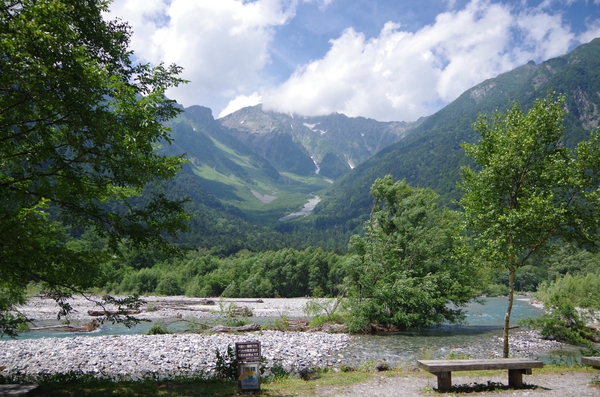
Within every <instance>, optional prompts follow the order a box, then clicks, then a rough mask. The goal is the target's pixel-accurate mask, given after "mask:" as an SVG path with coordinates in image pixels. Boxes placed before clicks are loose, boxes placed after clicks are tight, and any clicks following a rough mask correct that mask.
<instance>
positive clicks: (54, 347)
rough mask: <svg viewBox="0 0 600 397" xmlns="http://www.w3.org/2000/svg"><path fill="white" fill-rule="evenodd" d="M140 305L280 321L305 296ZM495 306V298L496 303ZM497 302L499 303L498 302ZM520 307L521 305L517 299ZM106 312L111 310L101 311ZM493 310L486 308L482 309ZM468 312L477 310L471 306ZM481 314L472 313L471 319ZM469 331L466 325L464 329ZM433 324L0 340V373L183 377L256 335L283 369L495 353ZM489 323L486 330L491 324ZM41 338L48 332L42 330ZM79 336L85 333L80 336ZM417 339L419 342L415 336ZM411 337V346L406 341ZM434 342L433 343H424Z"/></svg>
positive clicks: (157, 314) (534, 353) (493, 343)
mask: <svg viewBox="0 0 600 397" xmlns="http://www.w3.org/2000/svg"><path fill="white" fill-rule="evenodd" d="M144 299H145V300H146V303H145V306H144V307H143V308H142V309H143V310H142V311H141V313H139V314H137V315H136V316H137V317H139V318H144V319H148V320H151V321H159V322H160V321H166V320H168V319H173V318H186V317H190V318H191V317H193V318H194V319H197V320H198V321H206V322H209V321H212V319H213V318H216V317H219V316H223V312H224V311H225V312H227V310H229V309H231V308H232V307H233V308H246V309H248V310H249V311H251V312H252V315H253V317H254V319H260V318H265V319H269V318H270V319H273V318H275V319H283V318H289V319H294V318H300V317H304V308H305V306H306V303H307V302H308V301H309V299H306V298H296V299H227V300H212V301H207V300H206V299H199V298H186V297H145V298H144ZM69 303H70V304H71V306H73V308H74V309H75V311H74V313H73V314H72V315H71V316H70V320H71V321H72V322H73V323H81V322H85V321H90V320H91V319H93V318H94V317H93V316H90V315H89V313H88V312H89V311H93V310H97V309H98V307H97V306H96V304H95V303H94V302H91V301H88V300H86V299H83V298H76V299H73V300H71V301H70V302H69ZM496 303H498V302H496ZM499 303H500V304H503V302H499ZM521 303H522V305H523V310H525V309H527V308H528V307H529V306H528V305H527V304H526V303H523V302H521ZM107 309H111V308H107ZM487 309H489V310H491V309H493V305H492V304H490V305H488V306H487ZM476 310H480V308H479V307H477V308H476ZM21 311H22V312H23V313H24V314H26V315H27V316H28V317H30V318H33V319H34V320H35V322H38V323H40V322H48V321H50V320H52V319H56V306H55V305H54V302H53V301H52V300H48V299H42V298H40V297H37V298H32V299H31V300H30V302H29V303H28V304H27V305H26V306H24V307H22V308H21ZM487 315H488V314H485V315H484V313H480V312H475V313H473V315H472V322H474V323H475V322H477V321H481V320H482V319H484V318H485V317H486V316H487ZM471 328H473V327H471ZM471 328H469V327H463V328H460V330H459V331H457V330H456V329H453V328H449V329H443V328H442V329H436V330H431V331H429V332H430V333H429V334H427V333H426V334H425V335H423V332H420V333H416V332H415V333H414V334H410V333H409V334H402V335H384V336H371V335H359V336H350V335H346V334H329V333H324V332H302V333H299V332H279V331H259V332H254V333H247V334H190V333H177V334H172V335H139V332H140V331H138V334H136V335H124V334H118V335H103V336H101V334H100V333H99V332H95V333H91V334H83V333H76V334H67V336H66V337H62V338H53V337H32V338H29V339H27V337H26V339H19V340H7V339H6V338H4V339H0V368H2V370H1V371H2V372H1V374H3V375H15V374H27V375H31V376H36V375H37V374H43V373H68V372H72V371H75V372H79V373H92V374H96V375H98V376H108V377H123V376H130V377H132V378H135V379H139V378H143V377H147V376H149V375H152V376H160V377H167V378H168V377H177V376H186V375H190V374H198V373H206V374H211V373H214V370H215V366H216V354H215V351H216V350H217V349H218V350H219V351H220V352H221V353H223V352H225V351H226V349H227V346H234V344H235V342H242V341H249V340H258V341H260V342H261V344H262V347H263V355H264V356H265V359H266V360H267V361H266V366H267V367H273V366H276V365H280V366H282V367H284V368H286V370H288V371H292V372H298V371H299V370H301V369H303V368H310V367H315V366H317V367H325V366H328V367H331V368H340V367H341V366H342V365H343V364H344V365H346V366H357V365H361V363H365V362H369V361H378V360H384V361H386V362H388V363H389V364H390V365H392V366H399V365H400V366H407V367H411V366H414V364H415V362H416V360H417V359H421V358H432V359H437V358H445V357H448V356H455V357H461V356H464V357H471V358H490V357H498V356H499V354H500V352H501V351H502V348H501V338H500V337H499V332H497V329H496V330H495V331H493V332H491V333H490V331H489V330H487V328H485V327H483V328H484V332H481V330H480V328H481V326H479V327H478V326H475V327H474V329H475V331H473V329H471ZM492 328H493V327H492ZM43 335H44V336H51V335H52V333H51V332H48V333H46V334H43ZM84 335H86V336H84ZM419 338H421V339H419ZM416 339H418V343H414V341H415V340H416ZM437 339H440V340H441V342H436V343H438V344H437V345H436V344H435V343H433V342H432V341H434V340H437ZM510 343H511V354H513V355H514V356H517V357H533V358H536V357H538V356H540V355H541V354H543V353H544V352H548V351H551V350H556V349H561V348H563V347H564V345H563V344H562V343H559V342H556V341H547V340H543V339H540V338H539V335H538V334H537V333H536V332H535V331H531V330H513V331H511V339H510Z"/></svg>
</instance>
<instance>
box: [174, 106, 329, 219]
mask: <svg viewBox="0 0 600 397" xmlns="http://www.w3.org/2000/svg"><path fill="white" fill-rule="evenodd" d="M170 127H171V135H172V137H173V140H174V143H173V144H172V145H171V146H170V147H168V148H166V149H164V150H165V151H166V152H167V153H170V154H175V153H177V154H179V153H186V154H187V158H188V160H189V169H190V171H191V172H192V174H193V175H195V176H196V177H197V178H198V180H199V183H200V184H201V185H202V186H203V188H204V189H206V191H208V192H210V194H211V195H212V196H214V197H215V198H216V199H218V200H219V202H221V203H222V204H223V205H224V206H225V207H228V208H237V209H238V210H239V214H243V215H244V217H245V218H246V219H247V220H249V221H252V222H255V223H257V224H262V225H271V226H275V225H277V220H278V219H279V218H281V217H283V216H285V215H287V214H289V213H291V212H294V211H297V210H298V209H299V208H302V206H303V205H304V204H305V203H306V202H307V201H308V199H310V198H311V197H312V193H313V192H316V191H319V190H322V189H324V188H325V187H328V186H329V185H330V183H329V182H327V181H326V180H325V179H323V178H322V177H320V176H319V175H317V174H315V173H314V172H312V173H302V172H293V171H289V170H288V171H282V170H280V169H277V168H276V167H274V166H273V165H272V163H271V162H270V161H268V160H267V159H265V158H264V157H263V156H261V155H260V153H256V152H255V151H253V150H251V149H250V148H249V147H248V146H246V145H245V144H244V143H243V142H240V141H239V140H237V139H235V137H232V136H231V135H228V134H225V133H223V130H222V128H221V126H220V125H219V124H218V123H217V122H215V120H214V118H213V116H212V112H211V110H210V109H208V108H203V107H201V106H192V107H190V108H188V109H185V111H184V112H183V113H182V114H180V115H179V116H178V117H177V118H176V119H175V120H173V121H172V122H171V123H170ZM285 139H289V138H285V137H283V140H285ZM282 147H283V148H285V147H286V146H285V145H283V146H282ZM292 148H296V146H294V145H292ZM276 155H277V156H280V157H282V158H284V157H285V156H286V151H283V150H282V151H281V152H279V153H277V154H276ZM309 161H310V165H311V167H312V168H313V170H314V164H313V163H312V160H310V158H309Z"/></svg>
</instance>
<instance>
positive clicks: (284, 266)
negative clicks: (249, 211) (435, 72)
mask: <svg viewBox="0 0 600 397" xmlns="http://www.w3.org/2000/svg"><path fill="white" fill-rule="evenodd" d="M343 260H344V257H343V256H340V255H337V254H335V253H333V252H328V251H325V250H322V249H320V248H316V249H315V248H307V249H305V250H303V251H298V250H294V249H283V250H280V251H268V252H262V253H251V252H248V251H242V252H239V253H238V254H237V255H234V256H230V257H227V258H219V257H217V256H213V255H206V254H204V253H203V252H198V251H196V252H189V253H188V254H187V256H185V257H179V258H171V259H169V260H167V261H164V262H158V263H157V264H155V265H154V266H153V267H151V268H142V269H139V270H136V269H134V268H131V267H129V266H126V267H122V268H120V269H117V268H116V267H117V266H118V265H117V264H115V265H114V267H113V269H112V270H111V272H113V273H114V275H115V276H114V280H113V281H107V283H106V286H110V289H111V291H112V292H114V293H128V292H135V293H140V294H161V295H179V294H182V293H185V294H186V295H188V296H196V297H209V296H223V297H230V298H237V297H248V298H251V297H275V296H280V297H285V298H289V297H300V296H308V295H315V294H316V295H319V296H323V295H325V296H332V295H335V294H337V292H338V286H339V285H340V284H341V283H342V282H343V278H344V276H345V270H343V269H342V268H341V266H342V262H343ZM118 280H120V281H118Z"/></svg>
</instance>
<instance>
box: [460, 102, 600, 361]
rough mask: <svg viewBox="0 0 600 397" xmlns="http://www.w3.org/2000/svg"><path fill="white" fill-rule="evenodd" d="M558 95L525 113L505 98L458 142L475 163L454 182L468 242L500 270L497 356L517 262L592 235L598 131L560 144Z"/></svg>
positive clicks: (597, 202)
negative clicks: (503, 108)
mask: <svg viewBox="0 0 600 397" xmlns="http://www.w3.org/2000/svg"><path fill="white" fill-rule="evenodd" d="M565 100H566V99H565V97H564V96H561V97H559V98H558V99H554V98H553V95H552V94H551V93H549V94H548V96H547V97H546V98H544V99H539V100H536V101H535V102H534V104H533V106H532V108H531V109H530V110H529V111H528V112H527V113H524V112H523V111H522V110H521V109H520V106H519V104H518V103H513V105H512V107H511V108H510V109H509V110H508V111H507V113H506V114H501V113H498V112H496V113H494V115H493V116H492V117H491V118H488V117H487V116H484V115H481V116H480V117H479V119H478V120H477V121H476V122H475V124H474V129H475V131H477V132H479V133H480V134H481V139H480V141H479V142H478V143H476V144H468V143H465V144H464V145H463V147H464V149H465V153H466V154H467V156H469V157H471V158H472V159H473V160H475V162H476V163H477V164H478V165H479V166H480V167H481V168H480V169H478V170H474V169H472V168H470V167H463V169H462V171H463V181H462V183H461V185H460V186H461V188H462V189H463V191H464V195H463V197H462V199H461V200H460V202H459V204H460V205H461V206H462V208H463V209H464V211H465V218H466V221H467V227H468V228H469V229H470V230H471V231H472V237H473V239H472V241H473V243H474V245H475V247H476V249H477V251H478V254H479V255H480V257H481V260H482V262H483V263H485V264H488V265H491V266H492V267H495V268H500V269H503V270H506V271H508V285H509V307H508V311H507V315H506V316H505V324H504V357H508V354H509V351H508V329H509V322H510V312H511V309H512V302H513V296H514V290H515V274H516V271H517V269H523V268H524V266H526V265H528V264H529V263H530V261H531V260H532V259H533V258H534V257H535V256H536V255H542V254H544V253H545V252H547V251H548V250H550V249H551V248H552V247H553V245H554V243H555V241H557V240H562V241H572V242H575V243H578V244H581V245H583V246H591V247H593V246H594V245H595V240H596V239H597V236H596V233H597V230H598V226H599V224H598V219H599V218H598V215H599V214H600V212H599V211H600V197H599V195H598V193H599V192H598V191H597V190H596V186H597V185H598V183H599V182H600V160H599V159H598V154H599V153H600V145H598V142H599V141H598V140H599V139H600V131H597V132H595V133H593V134H591V137H590V140H589V141H584V142H581V143H580V144H579V145H578V146H577V148H576V149H575V150H570V149H568V148H567V147H565V146H564V145H563V130H564V126H563V120H564V116H565V109H564V103H565Z"/></svg>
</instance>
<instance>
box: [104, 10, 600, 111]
mask: <svg viewBox="0 0 600 397" xmlns="http://www.w3.org/2000/svg"><path fill="white" fill-rule="evenodd" d="M117 17H118V18H121V19H123V20H125V21H127V22H128V23H129V24H130V26H131V27H132V30H133V35H132V38H131V44H130V46H131V49H132V50H133V51H134V54H135V55H134V59H135V60H136V61H138V62H144V63H145V62H149V63H151V64H154V65H157V64H159V63H161V62H162V63H165V64H171V63H175V64H177V65H179V66H181V67H183V68H184V71H183V74H182V77H183V78H185V79H187V80H189V81H190V82H189V83H188V84H185V85H182V86H179V87H177V88H172V89H170V90H169V91H168V92H167V95H168V96H169V97H170V98H172V99H175V100H177V102H179V103H180V104H182V105H183V106H185V107H189V106H192V105H201V106H206V107H209V108H211V109H212V111H213V115H214V116H215V118H219V117H223V116H225V115H227V114H229V113H232V112H234V111H236V110H238V109H240V108H242V107H245V106H254V105H256V104H259V103H262V104H263V108H264V109H266V110H274V111H278V112H283V113H288V114H294V115H301V116H316V115H327V114H331V113H334V112H337V113H343V114H345V115H347V116H349V117H358V116H363V117H368V118H372V119H376V120H379V121H414V120H417V119H418V118H419V117H422V116H429V115H431V114H433V113H435V112H436V111H438V110H439V109H441V108H442V107H444V106H445V105H447V104H449V103H450V102H452V101H453V100H454V99H456V98H457V97H458V96H459V95H460V94H462V93H463V92H464V91H466V90H468V89H469V88H471V87H473V86H474V85H476V84H479V83H481V82H482V81H484V80H486V79H488V78H493V77H496V76H497V75H499V74H501V73H504V72H508V71H510V70H512V69H514V68H516V67H518V66H521V65H523V64H526V63H527V62H529V61H534V62H535V63H540V62H543V61H545V60H548V59H550V58H554V57H557V56H560V55H563V54H566V53H567V52H569V51H570V50H572V49H573V48H575V47H577V46H579V45H581V44H584V43H588V42H590V41H591V40H592V39H594V38H596V37H600V0H504V1H496V0H114V1H113V3H112V4H111V7H110V13H109V14H108V15H107V18H109V19H113V18H117Z"/></svg>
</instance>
